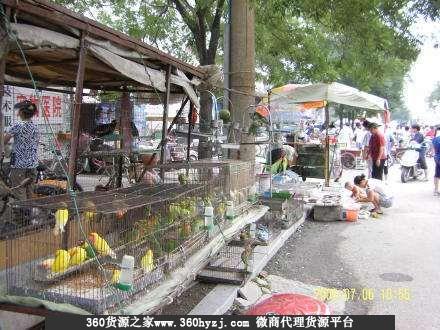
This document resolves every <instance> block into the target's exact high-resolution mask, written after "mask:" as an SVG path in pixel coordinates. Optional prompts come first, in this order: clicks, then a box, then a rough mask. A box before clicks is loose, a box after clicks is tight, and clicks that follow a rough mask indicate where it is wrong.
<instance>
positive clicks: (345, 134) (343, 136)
mask: <svg viewBox="0 0 440 330" xmlns="http://www.w3.org/2000/svg"><path fill="white" fill-rule="evenodd" d="M353 137H354V134H353V130H352V129H351V127H350V124H349V123H345V125H344V126H343V127H342V129H341V130H340V132H339V136H338V142H339V143H341V144H343V145H345V148H347V149H349V148H350V147H351V143H352V141H353Z"/></svg>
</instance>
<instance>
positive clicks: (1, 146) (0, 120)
mask: <svg viewBox="0 0 440 330" xmlns="http://www.w3.org/2000/svg"><path fill="white" fill-rule="evenodd" d="M5 58H6V56H5V57H4V58H3V59H2V60H0V157H1V156H2V155H3V153H4V152H5V120H4V117H3V95H4V94H5V66H6V61H5Z"/></svg>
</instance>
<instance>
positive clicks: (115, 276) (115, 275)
mask: <svg viewBox="0 0 440 330" xmlns="http://www.w3.org/2000/svg"><path fill="white" fill-rule="evenodd" d="M120 278H121V271H120V270H119V269H114V270H113V274H112V279H111V281H112V283H113V284H116V283H119V279H120Z"/></svg>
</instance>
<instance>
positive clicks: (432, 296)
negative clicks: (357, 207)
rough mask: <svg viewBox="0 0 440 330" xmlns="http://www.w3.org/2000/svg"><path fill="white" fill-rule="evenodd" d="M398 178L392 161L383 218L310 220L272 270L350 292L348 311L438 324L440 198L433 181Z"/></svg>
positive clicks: (403, 324) (409, 325)
mask: <svg viewBox="0 0 440 330" xmlns="http://www.w3.org/2000/svg"><path fill="white" fill-rule="evenodd" d="M357 173H360V172H350V173H347V174H346V175H350V177H351V178H352V177H353V176H354V175H355V174H357ZM431 173H432V171H431ZM399 175H400V170H399V168H398V166H394V167H393V168H392V171H391V174H390V179H389V181H388V184H389V185H390V187H392V189H393V190H394V191H395V204H394V206H393V208H392V209H385V214H384V215H382V216H381V217H380V219H377V220H374V219H372V218H370V219H368V220H360V221H358V222H355V223H348V222H332V223H322V222H312V221H307V222H306V224H305V225H304V227H303V228H302V230H301V232H300V233H299V234H296V235H294V236H293V237H292V238H291V239H290V240H289V241H288V242H287V243H286V245H285V246H284V247H283V248H282V249H281V250H280V252H279V253H278V254H277V255H276V256H275V257H274V258H273V259H272V260H271V262H270V263H269V264H268V265H267V267H266V270H267V271H268V272H269V273H272V274H276V275H280V276H283V277H286V278H290V279H294V280H299V281H302V282H304V283H309V284H315V285H323V286H327V287H335V288H339V289H344V288H345V289H349V290H350V291H348V290H347V292H350V295H349V298H348V302H347V313H352V314H394V315H396V329H399V330H400V329H409V330H413V329H440V315H439V311H440V289H439V285H440V283H439V281H438V279H439V274H440V198H439V197H434V196H433V183H432V178H431V179H430V180H431V181H430V182H409V183H406V184H402V183H400V176H399Z"/></svg>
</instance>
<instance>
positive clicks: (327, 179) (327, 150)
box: [324, 103, 330, 187]
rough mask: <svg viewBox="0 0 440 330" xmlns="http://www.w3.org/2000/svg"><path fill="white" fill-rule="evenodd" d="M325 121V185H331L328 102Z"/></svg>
mask: <svg viewBox="0 0 440 330" xmlns="http://www.w3.org/2000/svg"><path fill="white" fill-rule="evenodd" d="M325 122H326V123H327V125H326V128H325V151H324V166H325V168H324V178H325V186H326V187H329V186H330V173H329V165H330V141H329V138H328V127H329V125H330V114H329V109H328V103H327V104H326V105H325Z"/></svg>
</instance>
